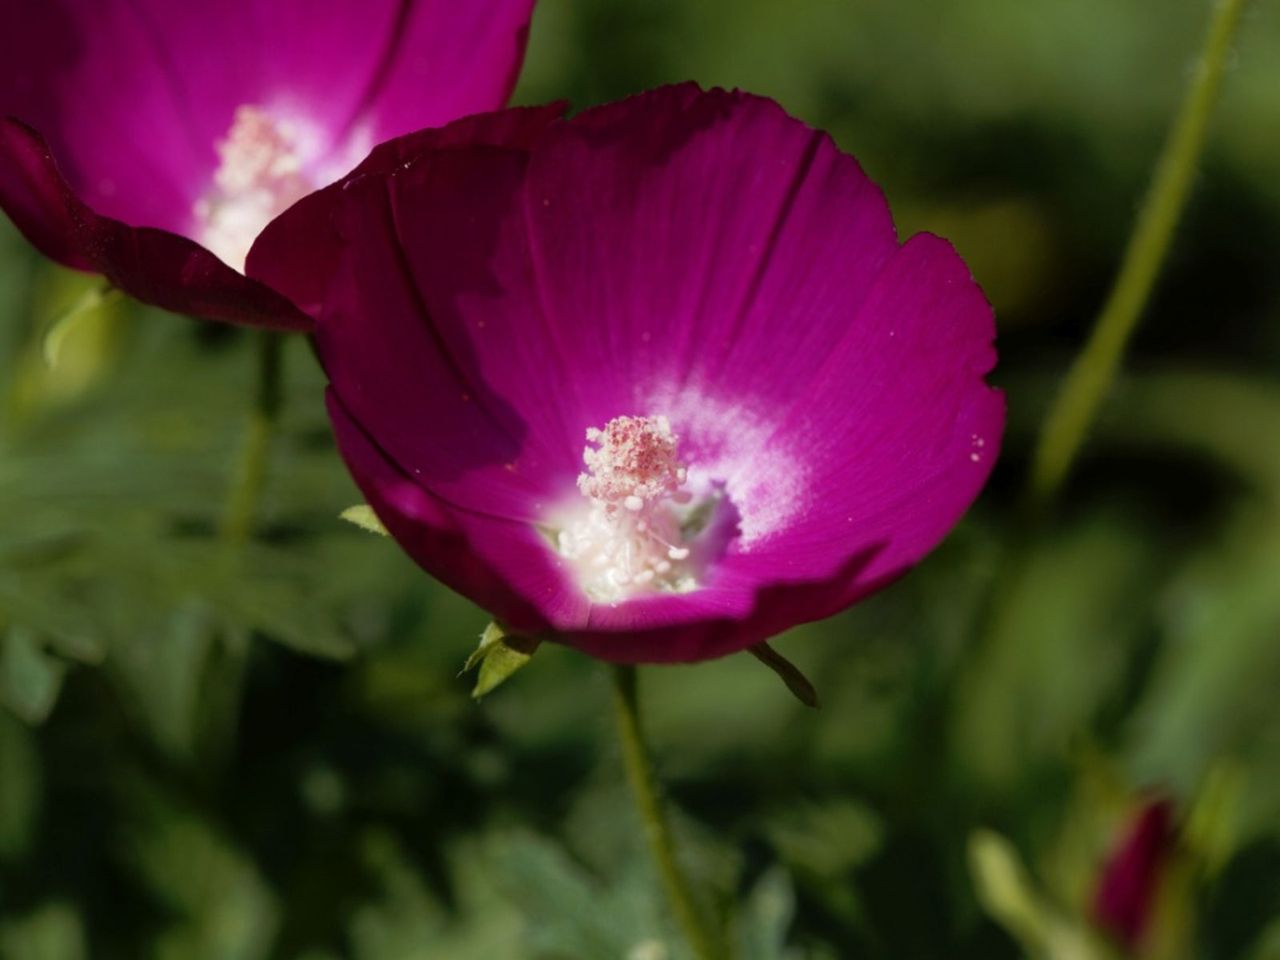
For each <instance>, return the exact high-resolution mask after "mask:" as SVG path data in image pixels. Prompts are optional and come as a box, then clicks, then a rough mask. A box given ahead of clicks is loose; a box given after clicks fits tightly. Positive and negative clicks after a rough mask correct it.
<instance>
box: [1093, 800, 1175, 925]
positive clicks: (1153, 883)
mask: <svg viewBox="0 0 1280 960" xmlns="http://www.w3.org/2000/svg"><path fill="white" fill-rule="evenodd" d="M1173 849H1174V828H1173V804H1172V802H1170V800H1169V799H1168V798H1167V797H1160V798H1157V799H1154V800H1151V801H1148V802H1147V803H1146V804H1145V805H1143V807H1142V808H1141V809H1140V810H1139V811H1138V812H1137V815H1136V816H1135V817H1134V818H1133V819H1132V820H1131V821H1130V822H1129V823H1127V824H1126V825H1125V828H1124V832H1123V833H1122V834H1121V836H1120V837H1119V838H1118V839H1117V842H1116V845H1115V848H1114V849H1113V850H1112V851H1111V853H1110V855H1109V856H1108V857H1107V861H1106V864H1105V865H1104V866H1103V868H1102V874H1101V877H1100V878H1099V881H1098V887H1097V890H1096V891H1095V892H1094V897H1093V916H1094V919H1095V920H1096V921H1097V923H1098V925H1099V926H1101V927H1102V928H1103V929H1104V930H1106V931H1107V932H1108V933H1110V934H1111V935H1112V936H1114V937H1115V938H1116V939H1117V940H1118V941H1119V942H1120V943H1122V944H1124V946H1125V947H1126V948H1128V949H1129V950H1134V949H1136V948H1137V947H1138V946H1139V945H1140V944H1141V943H1142V939H1143V937H1144V936H1145V934H1146V932H1147V928H1148V927H1149V926H1150V923H1151V914H1152V911H1153V910H1154V908H1155V903H1156V894H1157V893H1158V892H1159V889H1160V881H1161V880H1162V879H1163V877H1164V873H1165V866H1166V864H1167V863H1168V861H1169V857H1170V855H1171V854H1172V853H1173Z"/></svg>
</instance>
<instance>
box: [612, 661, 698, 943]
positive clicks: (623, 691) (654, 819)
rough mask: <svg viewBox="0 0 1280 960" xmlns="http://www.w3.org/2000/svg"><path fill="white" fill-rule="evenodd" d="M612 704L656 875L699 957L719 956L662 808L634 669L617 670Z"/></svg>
mask: <svg viewBox="0 0 1280 960" xmlns="http://www.w3.org/2000/svg"><path fill="white" fill-rule="evenodd" d="M613 694H614V696H613V703H614V707H615V711H616V714H617V717H618V736H619V738H620V739H621V741H622V759H623V763H624V764H625V765H626V768H627V780H628V781H629V782H630V784H631V791H632V793H634V794H635V798H636V806H637V807H638V808H639V810H640V819H641V820H643V821H644V829H645V834H646V836H647V837H648V839H649V848H650V850H651V851H652V853H653V859H654V861H655V863H656V864H657V867H658V875H659V877H660V878H661V880H662V886H663V888H664V889H665V890H666V894H667V901H668V903H670V905H671V911H672V912H673V913H674V914H675V917H676V920H677V921H678V922H679V924H680V928H681V929H682V930H683V931H684V935H685V938H686V939H687V940H688V941H689V946H690V948H691V949H692V950H693V954H694V956H695V957H697V958H698V960H717V958H718V957H720V956H722V953H720V952H719V951H717V950H716V949H715V947H714V941H713V939H712V937H711V935H710V934H709V933H708V931H707V928H706V927H705V926H704V925H703V923H702V918H701V916H700V915H699V913H698V908H697V906H696V903H695V901H694V898H693V892H692V890H691V888H690V886H689V880H688V878H687V877H686V876H685V875H684V871H683V870H681V868H680V863H679V861H678V860H677V859H676V851H675V844H674V842H673V841H672V839H671V828H670V826H669V825H668V824H667V818H666V815H665V813H664V812H663V808H662V797H661V796H660V794H659V790H658V784H657V780H656V778H655V777H654V773H653V765H652V763H651V762H650V760H649V751H648V750H647V749H646V748H645V743H644V736H643V734H642V732H641V729H640V708H639V703H638V701H637V697H636V668H635V667H631V666H615V667H614V668H613Z"/></svg>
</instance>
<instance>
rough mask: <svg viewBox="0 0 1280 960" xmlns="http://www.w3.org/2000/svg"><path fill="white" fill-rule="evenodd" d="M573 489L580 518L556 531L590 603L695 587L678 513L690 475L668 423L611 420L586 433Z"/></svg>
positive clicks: (686, 495) (662, 419)
mask: <svg viewBox="0 0 1280 960" xmlns="http://www.w3.org/2000/svg"><path fill="white" fill-rule="evenodd" d="M587 440H588V441H589V443H590V444H594V445H595V447H594V448H593V447H592V446H587V447H586V449H584V450H583V454H582V459H583V462H584V463H586V465H587V470H588V472H586V473H582V474H580V475H579V476H578V489H579V490H580V491H582V493H583V495H584V496H586V498H587V500H588V501H589V506H588V509H587V511H586V513H585V515H580V516H579V517H578V518H577V519H575V520H573V521H572V522H571V523H569V524H567V525H566V526H565V527H564V528H563V529H562V530H560V531H559V533H558V535H557V538H556V546H557V548H558V549H559V552H560V554H561V555H562V556H564V557H565V558H566V559H568V560H569V561H571V562H572V563H573V565H574V566H575V567H576V568H577V570H578V573H579V577H580V581H581V583H582V586H583V589H584V590H585V591H586V593H587V594H588V596H590V597H591V598H592V599H593V600H597V601H601V602H606V603H616V602H618V601H620V600H624V599H626V598H628V597H630V596H633V595H635V594H636V593H639V592H644V591H648V590H654V591H667V592H684V591H686V590H691V589H693V588H694V587H695V586H696V583H695V581H694V578H693V576H692V574H691V572H690V570H689V569H688V564H687V562H686V561H688V559H689V554H690V550H689V547H687V546H686V545H685V544H684V542H683V534H682V532H681V529H680V517H679V514H678V508H679V506H681V505H683V504H687V503H688V502H689V501H690V499H691V498H690V495H689V493H688V491H687V490H685V489H683V488H684V484H685V481H686V479H687V476H688V472H687V470H686V468H685V466H684V464H682V463H681V462H680V459H679V453H678V438H677V437H676V435H675V433H673V432H672V430H671V424H670V422H668V420H667V418H666V417H661V416H659V417H615V418H614V419H612V420H610V421H609V423H608V424H606V425H605V428H604V429H603V430H600V429H597V428H594V427H593V428H591V429H589V430H588V431H587Z"/></svg>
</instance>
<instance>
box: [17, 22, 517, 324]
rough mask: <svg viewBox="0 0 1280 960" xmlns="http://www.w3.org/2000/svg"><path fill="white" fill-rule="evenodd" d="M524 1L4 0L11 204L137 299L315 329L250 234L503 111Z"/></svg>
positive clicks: (43, 239) (44, 235)
mask: <svg viewBox="0 0 1280 960" xmlns="http://www.w3.org/2000/svg"><path fill="white" fill-rule="evenodd" d="M532 6H533V0H468V2H465V3H462V2H454V0H311V2H300V0H260V2H255V0H208V2H201V3H187V2H174V0H131V2H128V0H0V206H2V207H3V208H4V210H5V212H6V213H8V214H9V216H10V217H11V218H12V219H13V221H14V223H15V224H17V226H18V227H19V229H21V230H22V232H23V233H24V234H26V236H27V237H28V239H30V241H31V242H32V243H33V244H34V245H35V246H36V247H38V248H39V249H40V250H41V251H42V252H43V253H45V254H46V255H47V256H49V257H51V258H53V259H54V260H57V261H58V262H60V263H63V264H65V265H66V266H69V267H73V268H75V269H79V270H87V271H92V272H97V273H101V274H103V275H104V276H106V277H107V279H108V280H110V281H111V282H112V283H113V284H114V285H115V286H117V287H119V288H121V289H123V290H124V291H125V292H126V293H128V294H130V295H132V296H134V297H136V298H137V299H139V300H143V301H146V302H148V303H152V304H155V305H158V306H161V307H164V308H166V309H169V310H174V311H179V312H184V313H191V314H196V315H199V316H203V317H207V318H211V319H220V320H230V321H233V322H239V323H252V324H260V325H267V326H275V327H286V328H288V327H306V326H309V325H310V321H309V319H308V318H307V317H306V316H305V315H304V314H303V313H301V312H300V311H299V310H298V309H297V308H296V307H295V306H294V305H293V304H291V303H290V302H289V301H288V300H287V299H286V298H284V297H282V296H281V295H280V294H279V293H278V292H276V291H273V290H272V289H270V288H269V287H267V286H264V285H263V284H261V283H258V282H256V281H253V280H249V279H247V278H246V277H245V276H244V274H243V273H242V272H241V271H242V270H243V267H244V257H245V254H246V253H247V252H248V249H249V246H250V244H252V242H253V239H254V237H255V236H256V235H257V234H258V232H259V231H260V230H261V229H262V228H263V227H264V226H265V225H266V224H267V222H268V221H270V220H271V218H272V217H274V216H275V215H276V214H278V213H280V212H281V211H283V210H284V209H285V208H286V207H288V206H289V205H290V204H291V203H293V202H294V201H295V200H297V199H298V198H299V197H301V196H303V195H305V194H306V193H308V192H310V191H311V190H313V189H315V188H316V187H319V186H322V185H324V184H327V183H330V182H331V181H333V180H335V179H336V178H337V177H339V176H341V175H342V174H344V173H346V172H347V171H348V170H350V169H351V167H352V166H354V165H355V163H356V162H357V161H359V160H360V159H362V158H363V157H364V156H365V154H367V153H368V152H369V149H370V148H371V147H372V146H373V145H374V144H376V143H378V142H380V141H382V140H386V139H387V138H389V137H392V136H396V135H399V134H403V133H406V132H408V131H410V130H416V129H418V128H420V127H427V126H432V125H436V124H440V123H445V122H447V121H449V120H453V119H455V118H456V117H459V116H462V115H464V114H467V113H471V112H473V111H477V110H489V109H493V108H495V107H498V106H501V105H502V104H503V103H504V102H505V100H506V98H507V96H508V95H509V94H510V91H511V88H512V86H513V84H514V82H515V77H516V73H517V70H518V68H519V64H520V60H521V57H522V55H523V50H524V39H525V34H526V32H527V26H528V21H529V16H530V12H531V8H532ZM5 115H8V116H7V117H6V116H5Z"/></svg>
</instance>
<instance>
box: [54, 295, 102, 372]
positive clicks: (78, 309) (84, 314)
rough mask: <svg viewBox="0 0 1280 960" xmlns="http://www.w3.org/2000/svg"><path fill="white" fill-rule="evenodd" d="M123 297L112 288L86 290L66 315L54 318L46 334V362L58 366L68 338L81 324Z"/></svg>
mask: <svg viewBox="0 0 1280 960" xmlns="http://www.w3.org/2000/svg"><path fill="white" fill-rule="evenodd" d="M120 296H121V294H120V291H118V290H116V289H115V288H114V287H111V286H103V285H96V286H93V287H90V288H89V289H88V290H86V291H85V292H84V293H83V294H82V295H81V296H80V298H79V299H78V300H76V302H75V303H73V304H72V305H71V307H70V308H68V309H67V310H66V311H65V312H64V313H62V314H61V315H60V316H57V317H55V318H54V320H53V322H52V323H51V324H49V329H48V330H47V331H46V332H45V335H44V342H43V343H42V345H41V347H42V349H41V354H42V355H43V357H44V362H45V363H47V364H48V365H49V366H50V367H56V366H57V365H58V359H59V357H60V356H61V355H62V347H63V344H64V343H65V342H66V340H67V337H68V336H69V335H70V334H71V333H73V332H74V331H75V329H76V327H77V326H79V325H80V323H81V322H83V321H85V320H87V319H89V318H90V317H93V316H95V315H96V314H97V313H98V312H99V311H100V310H101V309H103V308H104V307H107V306H109V305H110V304H111V302H112V301H113V300H116V299H118V298H119V297H120Z"/></svg>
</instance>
